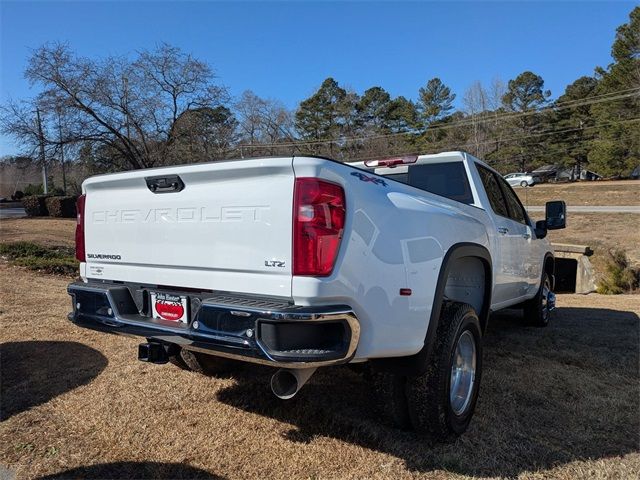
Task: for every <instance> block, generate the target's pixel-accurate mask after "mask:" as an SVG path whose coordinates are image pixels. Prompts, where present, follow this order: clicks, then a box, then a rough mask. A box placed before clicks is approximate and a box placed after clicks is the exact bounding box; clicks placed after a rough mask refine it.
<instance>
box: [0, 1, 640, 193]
mask: <svg viewBox="0 0 640 480" xmlns="http://www.w3.org/2000/svg"><path fill="white" fill-rule="evenodd" d="M611 55H612V58H613V62H612V63H611V64H610V65H608V66H607V67H597V68H595V72H594V75H593V76H586V77H581V78H579V79H577V80H576V81H575V82H573V83H572V84H571V85H569V86H567V88H566V89H565V91H564V93H563V94H562V95H560V96H559V97H558V98H557V99H556V100H554V101H551V100H550V99H551V92H550V91H549V90H547V89H545V85H544V79H543V78H542V77H541V76H540V75H537V74H535V73H533V72H530V71H526V72H523V73H521V74H520V75H518V76H517V77H516V78H514V79H511V80H509V81H508V82H502V81H501V80H499V79H496V80H494V81H493V82H492V83H491V84H490V85H483V84H481V83H480V82H475V83H474V84H472V85H471V86H470V87H469V88H468V89H467V90H466V91H465V92H463V93H462V97H461V98H458V102H455V100H456V95H457V93H454V92H452V91H451V89H450V88H449V87H448V86H447V85H445V84H444V83H443V82H442V81H441V80H440V79H439V78H433V79H431V80H429V81H428V82H426V84H425V85H424V86H422V87H421V88H419V90H418V91H417V96H416V99H415V100H412V99H407V98H405V97H392V96H391V95H390V94H389V92H387V91H385V90H384V88H382V87H380V86H373V87H371V88H369V89H367V90H366V91H364V92H362V93H358V92H354V91H352V90H350V89H346V88H344V87H343V86H341V85H340V84H339V83H338V81H336V80H335V79H333V78H327V79H326V80H324V81H323V82H322V84H321V85H320V87H319V88H318V90H317V91H316V92H315V93H314V94H313V95H312V96H311V97H309V98H307V99H305V100H303V101H302V102H301V103H300V104H299V106H298V108H297V109H295V111H289V110H288V109H287V108H285V106H284V105H283V104H282V103H281V102H279V101H277V100H273V99H264V98H260V97H259V96H257V95H255V94H254V93H253V92H250V91H247V92H245V93H244V94H242V95H241V97H240V98H236V99H233V98H231V96H230V95H229V93H228V91H227V90H226V89H225V88H224V87H223V86H221V85H220V83H219V82H218V81H217V78H216V76H215V74H214V71H213V69H212V68H211V67H210V66H209V65H207V64H206V63H204V62H202V61H200V60H198V59H196V58H193V57H192V56H191V55H189V54H186V53H184V52H182V51H181V50H180V49H178V48H176V47H173V46H170V45H166V44H163V45H161V46H159V47H158V48H156V49H155V50H152V51H142V52H140V53H139V54H137V56H136V57H135V58H133V59H131V58H125V57H108V58H105V59H90V58H84V57H81V56H79V55H77V54H76V53H75V52H73V51H72V50H71V48H70V47H69V46H67V45H60V44H55V45H50V44H47V45H44V46H42V47H40V48H39V49H37V50H35V51H34V53H33V54H32V56H31V58H30V59H29V62H28V66H27V69H26V71H25V77H26V79H27V80H28V81H29V82H30V83H31V84H32V85H33V86H36V87H38V88H39V89H40V91H41V93H40V94H39V95H38V96H37V97H36V98H34V99H31V100H28V101H20V102H10V103H8V104H6V105H4V106H3V107H2V115H1V118H0V122H1V123H0V127H1V128H2V131H3V132H4V133H5V134H8V135H10V136H11V137H13V138H14V139H15V140H16V141H17V142H19V144H20V145H21V146H22V147H23V149H24V154H23V155H21V157H18V158H14V157H9V158H5V159H4V172H5V175H6V172H8V171H14V172H15V175H19V174H20V173H19V169H20V168H22V171H23V172H24V171H26V170H27V169H28V168H31V167H29V166H28V164H29V163H30V162H31V163H32V164H33V163H34V162H35V163H37V162H39V161H42V159H43V158H44V159H45V161H46V162H47V163H48V164H50V165H56V169H57V171H59V172H61V176H62V178H61V179H60V180H58V181H57V182H58V184H60V183H62V184H63V187H64V189H65V190H66V189H67V183H73V184H77V182H76V181H75V177H78V176H80V177H84V176H86V175H89V174H92V173H98V172H111V171H118V170H123V169H136V168H146V167H154V166H160V165H167V164H178V163H192V162H202V161H210V160H216V159H225V158H238V157H251V156H261V155H291V154H316V155H326V156H329V157H332V158H336V159H339V160H343V161H354V160H359V159H365V158H376V157H385V156H390V155H397V154H411V153H427V152H437V151H443V150H465V151H468V152H470V153H472V154H474V155H476V156H479V157H481V158H484V159H485V160H487V161H488V162H490V163H492V164H493V165H495V166H496V167H497V168H498V169H500V170H502V171H506V170H521V171H526V170H531V169H533V168H535V167H538V166H541V165H545V164H554V165H561V166H565V167H574V168H575V169H576V171H578V170H581V169H584V168H589V170H593V171H595V172H597V173H599V174H601V175H604V176H617V175H622V176H624V175H628V174H629V173H630V172H631V171H632V170H633V169H634V168H635V167H636V166H637V165H638V164H639V163H640V7H636V8H635V9H634V10H633V11H632V12H631V14H630V20H629V22H628V23H626V24H624V25H622V26H620V27H619V28H618V29H617V31H616V35H615V40H614V43H613V46H612V49H611ZM454 105H458V106H459V107H458V108H457V109H456V108H454ZM31 159H33V160H31ZM25 162H26V164H25ZM70 164H72V165H73V167H74V168H73V169H72V175H71V176H70V177H69V165H70ZM25 165H26V166H25ZM14 167H15V168H14ZM12 168H13V170H12ZM5 180H6V179H5ZM11 181H13V180H11ZM11 181H9V182H4V183H11ZM16 184H17V183H16Z"/></svg>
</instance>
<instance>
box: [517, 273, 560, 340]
mask: <svg viewBox="0 0 640 480" xmlns="http://www.w3.org/2000/svg"><path fill="white" fill-rule="evenodd" d="M549 294H553V292H552V291H551V277H550V276H549V274H548V273H547V272H546V271H545V272H544V273H543V274H542V282H540V288H539V289H538V293H536V296H535V297H533V298H532V299H531V300H529V301H527V302H525V303H524V304H523V312H524V319H525V322H526V323H527V324H528V325H532V326H534V327H546V326H548V325H549V320H550V319H551V310H549Z"/></svg>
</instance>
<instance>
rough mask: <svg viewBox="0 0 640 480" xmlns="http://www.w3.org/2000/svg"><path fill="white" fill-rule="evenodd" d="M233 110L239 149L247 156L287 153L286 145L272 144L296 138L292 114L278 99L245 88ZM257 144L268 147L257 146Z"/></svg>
mask: <svg viewBox="0 0 640 480" xmlns="http://www.w3.org/2000/svg"><path fill="white" fill-rule="evenodd" d="M235 110H236V112H237V116H238V120H239V124H238V130H239V136H240V142H241V148H242V149H243V150H244V149H245V148H246V149H248V150H249V152H248V154H249V155H258V154H261V153H265V154H270V155H274V154H284V153H287V152H286V150H287V148H284V147H277V146H274V145H275V144H278V143H291V142H292V141H293V140H294V139H295V133H294V122H293V115H292V113H291V112H290V111H289V110H287V109H286V108H285V106H284V105H283V104H282V103H281V102H278V101H276V100H271V99H264V98H261V97H259V96H258V95H256V94H255V93H253V92H252V91H250V90H247V91H245V92H243V94H242V95H241V97H240V99H239V100H238V101H237V102H236V104H235ZM260 144H265V145H269V146H268V147H267V146H265V147H260V146H259V145H260ZM289 150H290V148H289ZM242 153H244V151H243V152H242Z"/></svg>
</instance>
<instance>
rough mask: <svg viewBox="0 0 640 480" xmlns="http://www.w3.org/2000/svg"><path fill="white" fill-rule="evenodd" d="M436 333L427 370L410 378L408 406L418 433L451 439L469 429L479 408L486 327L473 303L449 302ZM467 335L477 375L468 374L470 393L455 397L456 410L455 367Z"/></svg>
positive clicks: (439, 439)
mask: <svg viewBox="0 0 640 480" xmlns="http://www.w3.org/2000/svg"><path fill="white" fill-rule="evenodd" d="M467 332H468V333H467ZM436 334H437V337H436V343H435V345H434V349H433V352H432V353H431V355H430V358H429V359H428V360H427V361H428V364H427V365H426V372H425V373H423V374H422V375H418V376H413V377H407V381H406V385H405V391H406V398H407V407H408V412H409V418H410V420H411V424H412V426H413V428H414V429H415V430H416V431H417V432H419V433H421V434H424V435H426V436H428V437H429V438H430V439H432V440H435V441H450V440H453V439H454V438H455V437H457V436H459V435H461V434H462V433H464V432H465V431H466V430H467V427H468V426H469V422H470V421H471V417H472V416H473V412H474V410H475V406H476V401H477V399H478V392H479V387H480V379H481V376H482V330H481V328H480V321H479V319H478V315H477V314H476V312H475V310H474V309H473V307H472V306H471V305H467V304H464V303H450V302H447V303H445V304H444V305H443V307H442V312H441V315H440V322H439V324H438V330H437V332H436ZM463 335H464V339H463V341H462V343H461V344H464V345H466V346H471V345H472V344H473V347H474V348H473V349H472V350H469V352H470V354H469V358H471V359H473V361H475V375H470V376H467V377H465V378H471V379H472V380H471V381H470V382H469V383H470V384H468V387H469V388H468V391H469V394H468V395H464V396H460V397H459V398H457V399H456V400H455V405H456V406H457V407H458V408H457V409H455V408H454V404H452V400H451V391H450V389H451V377H452V367H453V364H454V362H455V361H456V360H460V359H458V358H457V357H456V348H457V346H458V341H459V339H461V338H462V337H463ZM461 375H466V374H465V373H461ZM454 388H455V387H454ZM460 402H462V405H459V403H460Z"/></svg>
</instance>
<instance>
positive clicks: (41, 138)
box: [36, 108, 49, 195]
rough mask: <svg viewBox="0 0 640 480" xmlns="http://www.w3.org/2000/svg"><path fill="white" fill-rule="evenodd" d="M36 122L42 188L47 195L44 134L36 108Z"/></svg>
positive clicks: (38, 111) (38, 110)
mask: <svg viewBox="0 0 640 480" xmlns="http://www.w3.org/2000/svg"><path fill="white" fill-rule="evenodd" d="M36 120H37V123H38V142H39V143H40V161H41V162H42V187H43V189H44V194H45V195H46V194H48V193H49V186H48V184H47V159H46V158H45V156H44V133H42V120H41V119H40V109H39V108H36Z"/></svg>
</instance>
